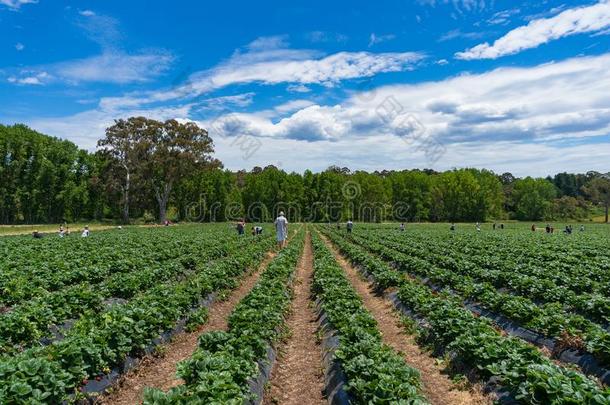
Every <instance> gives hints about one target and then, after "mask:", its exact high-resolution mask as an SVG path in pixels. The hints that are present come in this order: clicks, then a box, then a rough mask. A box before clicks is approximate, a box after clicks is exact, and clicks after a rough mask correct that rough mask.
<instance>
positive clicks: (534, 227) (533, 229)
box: [532, 224, 549, 232]
mask: <svg viewBox="0 0 610 405" xmlns="http://www.w3.org/2000/svg"><path fill="white" fill-rule="evenodd" d="M546 228H547V232H548V231H549V230H548V229H549V226H548V225H547V226H546ZM532 232H536V224H532Z"/></svg>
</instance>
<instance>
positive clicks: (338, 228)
mask: <svg viewBox="0 0 610 405" xmlns="http://www.w3.org/2000/svg"><path fill="white" fill-rule="evenodd" d="M337 230H338V231H339V230H341V224H340V223H338V222H337Z"/></svg>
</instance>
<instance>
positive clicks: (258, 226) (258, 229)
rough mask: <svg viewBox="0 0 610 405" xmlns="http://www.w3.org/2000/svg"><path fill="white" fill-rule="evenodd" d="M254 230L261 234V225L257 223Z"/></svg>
mask: <svg viewBox="0 0 610 405" xmlns="http://www.w3.org/2000/svg"><path fill="white" fill-rule="evenodd" d="M254 231H255V232H256V234H257V235H262V234H263V227H262V226H260V225H257V226H255V227H254Z"/></svg>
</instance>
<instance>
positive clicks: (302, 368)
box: [263, 232, 326, 405]
mask: <svg viewBox="0 0 610 405" xmlns="http://www.w3.org/2000/svg"><path fill="white" fill-rule="evenodd" d="M312 276H313V254H312V250H311V237H310V234H309V232H308V233H307V236H306V239H305V248H304V250H303V256H302V257H301V261H300V263H299V266H298V268H297V273H296V278H295V282H294V298H293V301H292V308H291V313H290V316H289V317H288V320H287V325H288V328H289V330H290V337H289V338H288V340H287V341H286V342H284V343H283V344H282V345H281V346H280V347H279V352H280V355H279V359H278V361H276V363H275V365H274V367H273V371H272V373H271V380H270V382H269V386H270V388H269V390H268V391H267V392H266V393H265V398H264V401H263V404H265V405H271V404H280V405H284V404H290V405H301V404H303V403H306V404H308V405H316V404H325V403H326V400H325V399H324V396H323V395H322V390H323V389H324V381H323V374H324V371H323V369H322V350H321V348H320V346H319V345H318V344H317V343H316V331H317V326H318V325H317V321H316V314H315V311H314V309H313V303H312V301H311V299H310V297H311V282H312Z"/></svg>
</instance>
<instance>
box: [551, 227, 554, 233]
mask: <svg viewBox="0 0 610 405" xmlns="http://www.w3.org/2000/svg"><path fill="white" fill-rule="evenodd" d="M551 233H555V228H554V227H553V225H551Z"/></svg>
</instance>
